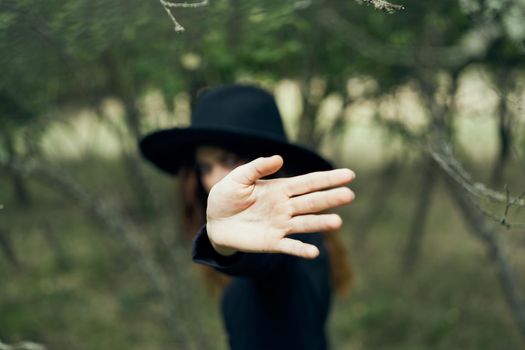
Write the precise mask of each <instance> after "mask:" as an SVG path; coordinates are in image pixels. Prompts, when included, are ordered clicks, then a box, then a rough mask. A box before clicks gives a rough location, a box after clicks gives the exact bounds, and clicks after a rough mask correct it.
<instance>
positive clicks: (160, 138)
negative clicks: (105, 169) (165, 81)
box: [140, 85, 333, 175]
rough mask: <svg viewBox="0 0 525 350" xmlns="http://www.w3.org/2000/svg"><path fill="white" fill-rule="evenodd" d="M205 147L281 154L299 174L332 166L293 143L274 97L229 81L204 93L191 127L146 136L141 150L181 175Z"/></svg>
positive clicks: (157, 162) (196, 107)
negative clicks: (180, 172)
mask: <svg viewBox="0 0 525 350" xmlns="http://www.w3.org/2000/svg"><path fill="white" fill-rule="evenodd" d="M200 145H216V146H222V147H224V148H227V149H229V150H232V151H236V150H237V151H239V152H242V153H243V154H252V155H255V156H271V155H274V154H279V155H281V156H282V157H283V158H284V162H285V164H288V165H291V166H292V167H293V168H294V169H295V171H297V172H298V173H307V172H311V171H318V170H329V169H333V166H332V165H331V164H330V163H329V162H328V161H327V160H326V159H324V158H323V157H321V156H320V155H318V154H317V153H316V152H314V151H312V150H309V149H308V148H306V147H303V146H300V145H296V144H293V143H290V142H288V138H287V137H286V133H285V131H284V127H283V123H282V119H281V115H280V114H279V110H278V109H277V105H276V103H275V100H274V98H273V96H272V95H270V94H269V93H268V92H266V91H265V90H262V89H260V88H258V87H254V86H248V85H229V86H223V87H220V88H215V89H210V90H207V91H205V92H203V93H202V94H201V96H200V97H199V99H198V100H197V102H196V104H195V108H194V110H193V113H192V116H191V125H190V126H189V127H186V128H172V129H163V130H158V131H155V132H153V133H151V134H149V135H146V136H145V137H144V138H143V139H142V140H141V141H140V150H141V152H142V154H143V155H144V156H145V157H146V158H147V159H148V160H149V161H150V162H152V163H153V164H155V165H156V166H157V167H158V168H160V169H162V170H163V171H165V172H167V173H169V174H173V175H176V174H177V173H178V171H179V169H180V167H181V165H182V164H184V162H185V161H186V160H187V159H188V157H190V156H191V155H193V153H194V151H195V148H196V147H197V146H200Z"/></svg>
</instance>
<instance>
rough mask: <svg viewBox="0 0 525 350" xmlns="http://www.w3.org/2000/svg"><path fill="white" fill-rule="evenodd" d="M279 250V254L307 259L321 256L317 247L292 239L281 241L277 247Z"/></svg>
mask: <svg viewBox="0 0 525 350" xmlns="http://www.w3.org/2000/svg"><path fill="white" fill-rule="evenodd" d="M277 250H278V252H279V253H284V254H288V255H294V256H298V257H301V258H306V259H313V258H316V257H317V256H318V255H319V249H318V248H317V247H316V246H314V245H312V244H307V243H303V242H301V241H298V240H296V239H291V238H283V239H281V240H280V241H279V244H278V245H277Z"/></svg>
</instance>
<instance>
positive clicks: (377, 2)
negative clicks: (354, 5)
mask: <svg viewBox="0 0 525 350" xmlns="http://www.w3.org/2000/svg"><path fill="white" fill-rule="evenodd" d="M359 2H364V3H366V4H369V5H372V6H374V8H375V9H377V10H382V11H386V12H388V13H395V12H396V11H400V10H404V9H405V7H404V6H403V5H397V4H392V3H390V2H388V1H385V0H360V1H359Z"/></svg>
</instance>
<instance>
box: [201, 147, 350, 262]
mask: <svg viewBox="0 0 525 350" xmlns="http://www.w3.org/2000/svg"><path fill="white" fill-rule="evenodd" d="M282 166H283V159H282V158H281V157H280V156H272V157H267V158H257V159H255V160H253V161H251V162H249V163H247V164H244V165H241V166H239V167H237V168H235V169H234V170H233V171H231V172H230V173H229V174H228V175H227V176H225V177H224V178H223V179H222V180H221V181H219V182H218V183H217V184H215V186H213V187H212V189H211V191H210V193H209V196H208V208H207V231H208V236H209V238H210V242H211V244H212V245H213V247H214V248H215V250H216V251H217V252H219V253H220V254H222V255H231V254H233V253H235V252H236V251H243V252H266V253H285V254H290V255H295V256H300V257H303V258H310V259H312V258H315V257H317V256H318V255H319V250H318V249H317V247H316V246H314V245H311V244H306V243H303V242H301V241H299V240H296V239H292V238H288V237H287V236H288V235H289V234H292V233H307V232H323V231H331V230H335V229H337V228H339V227H340V226H341V225H342V220H341V218H340V217H339V215H337V214H324V213H322V214H320V212H322V211H324V210H326V209H330V208H334V207H337V206H341V205H344V204H348V203H350V202H351V201H352V200H353V199H354V193H353V192H352V191H351V190H350V189H349V188H347V187H341V186H344V185H345V184H347V183H349V182H350V181H352V180H353V179H354V177H355V174H354V173H353V172H352V171H351V170H349V169H336V170H329V171H321V172H314V173H309V174H306V175H300V176H295V177H290V178H277V179H269V180H261V178H263V177H265V176H268V175H271V174H273V173H275V172H277V171H278V170H279V169H280V168H281V167H282Z"/></svg>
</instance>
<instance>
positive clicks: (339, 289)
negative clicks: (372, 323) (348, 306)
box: [180, 163, 352, 295]
mask: <svg viewBox="0 0 525 350" xmlns="http://www.w3.org/2000/svg"><path fill="white" fill-rule="evenodd" d="M277 176H279V174H278V175H277ZM180 187H181V194H182V223H183V227H184V231H185V235H187V238H188V239H190V240H191V239H192V238H193V235H194V234H195V232H197V231H198V230H199V228H200V227H202V225H204V224H205V223H206V200H207V195H206V191H205V190H204V187H203V186H202V183H201V182H200V175H199V173H198V171H197V169H196V167H195V166H194V165H192V164H191V163H190V164H188V165H186V166H184V167H183V168H182V169H181V173H180ZM322 237H323V239H324V243H325V246H326V250H327V252H328V256H329V261H330V280H331V284H332V287H333V289H334V290H335V291H336V293H337V294H339V295H344V294H346V293H347V292H348V291H349V288H350V284H351V281H352V269H351V265H350V263H349V261H348V257H347V254H346V251H345V249H344V247H343V244H342V242H341V240H340V238H339V232H330V233H326V234H323V235H322ZM199 269H200V270H201V271H200V272H201V274H202V275H203V278H204V281H205V283H206V285H207V286H208V288H209V289H210V290H211V292H212V294H214V295H217V294H218V292H220V291H221V290H222V289H223V287H224V286H225V285H226V284H227V283H228V281H229V278H228V277H227V276H225V275H224V274H221V273H219V272H217V271H215V270H213V269H210V268H208V267H205V266H201V265H199Z"/></svg>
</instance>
